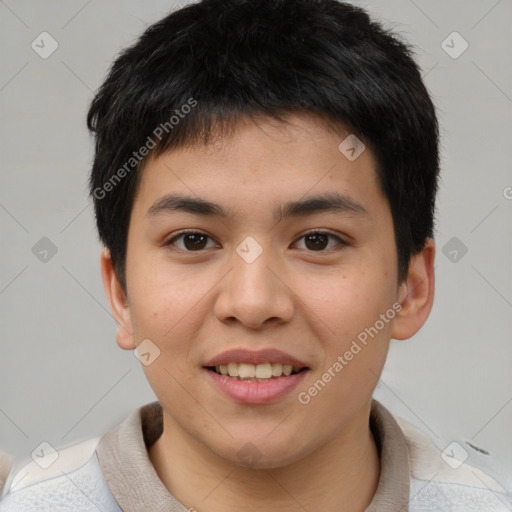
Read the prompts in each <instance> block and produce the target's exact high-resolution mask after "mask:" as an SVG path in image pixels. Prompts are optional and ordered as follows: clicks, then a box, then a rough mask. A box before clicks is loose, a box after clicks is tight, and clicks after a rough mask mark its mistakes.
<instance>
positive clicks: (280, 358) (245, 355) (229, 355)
mask: <svg viewBox="0 0 512 512" xmlns="http://www.w3.org/2000/svg"><path fill="white" fill-rule="evenodd" d="M229 363H246V364H254V365H257V364H263V363H281V364H282V365H285V364H286V365H290V366H293V367H294V368H298V369H300V368H305V367H307V365H306V364H305V363H303V362H302V361H299V360H298V359H296V358H295V357H293V356H290V355H289V354H286V353H284V352H281V351H280V350H277V349H275V348H267V349H262V350H247V349H244V348H235V349H231V350H227V351H225V352H222V353H220V354H218V355H216V356H215V357H213V358H212V359H210V360H209V361H207V362H206V363H205V365H204V366H219V365H221V364H222V365H227V364H229Z"/></svg>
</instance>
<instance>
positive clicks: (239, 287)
mask: <svg viewBox="0 0 512 512" xmlns="http://www.w3.org/2000/svg"><path fill="white" fill-rule="evenodd" d="M262 249H263V250H262V252H261V253H260V254H259V255H258V256H257V257H256V258H255V259H253V258H250V257H249V258H246V257H245V255H244V253H243V252H240V253H238V252H234V254H233V258H232V259H231V261H230V264H231V265H232V266H231V271H230V272H229V273H228V274H227V275H226V277H225V278H224V279H223V280H222V281H221V283H220V291H219V294H218V296H217V300H216V303H215V307H214V313H215V315H216V316H217V318H218V319H219V320H220V321H221V322H224V323H235V322H239V323H241V324H243V325H244V326H246V327H248V328H250V329H261V328H262V327H264V326H265V325H269V324H279V323H286V322H289V321H290V320H291V319H292V318H293V314H294V309H295V306H294V303H295V296H294V293H293V291H292V289H291V287H290V283H287V282H286V276H285V275H284V274H283V272H280V271H279V269H280V267H281V266H280V262H279V261H278V260H277V256H276V255H274V254H273V253H272V251H271V249H270V248H269V247H267V248H264V247H263V246H262ZM240 254H242V256H241V255H240ZM253 257H254V255H253Z"/></svg>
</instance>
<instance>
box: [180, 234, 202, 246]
mask: <svg viewBox="0 0 512 512" xmlns="http://www.w3.org/2000/svg"><path fill="white" fill-rule="evenodd" d="M190 240H192V245H190V244H188V243H187V242H189V241H190ZM205 240H206V236H205V235H201V234H200V233H192V234H189V235H186V236H185V247H186V248H187V249H202V245H201V244H204V242H205Z"/></svg>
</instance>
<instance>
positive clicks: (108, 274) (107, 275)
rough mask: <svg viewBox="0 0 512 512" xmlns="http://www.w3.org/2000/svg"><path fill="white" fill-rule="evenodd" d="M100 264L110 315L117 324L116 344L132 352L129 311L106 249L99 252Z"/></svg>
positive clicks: (133, 344) (132, 341)
mask: <svg viewBox="0 0 512 512" xmlns="http://www.w3.org/2000/svg"><path fill="white" fill-rule="evenodd" d="M100 262H101V277H102V279H103V286H104V288H105V293H106V295H107V298H108V301H109V303H110V309H111V311H112V315H113V316H114V319H115V321H116V323H117V334H116V341H117V344H118V345H119V346H120V347H121V348H122V349H125V350H133V349H134V348H135V340H134V337H133V329H132V322H131V315H130V309H129V307H128V302H127V297H126V294H125V293H124V290H123V287H122V286H121V283H120V282H119V279H118V277H117V275H116V272H115V269H114V265H113V262H112V258H111V256H110V251H109V250H108V249H104V250H103V251H102V252H101V257H100Z"/></svg>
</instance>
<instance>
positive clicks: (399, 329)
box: [391, 238, 436, 340]
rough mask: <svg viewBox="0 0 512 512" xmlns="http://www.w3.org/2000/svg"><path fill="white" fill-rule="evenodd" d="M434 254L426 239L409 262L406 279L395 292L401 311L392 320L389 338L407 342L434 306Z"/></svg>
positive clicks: (429, 241) (432, 246) (428, 240)
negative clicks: (421, 247) (396, 292)
mask: <svg viewBox="0 0 512 512" xmlns="http://www.w3.org/2000/svg"><path fill="white" fill-rule="evenodd" d="M435 252H436V248H435V243H434V240H432V239H431V238H427V241H426V243H425V246H424V247H423V249H422V250H421V251H420V252H419V253H417V254H415V255H414V256H413V257H412V258H411V262H410V264H409V271H408V273H407V277H406V279H405V280H404V282H403V283H402V284H401V285H400V288H399V292H398V300H399V302H400V304H401V305H402V309H401V310H400V311H399V312H398V313H397V315H396V317H395V322H394V324H393V329H392V331H391V337H392V338H395V339H397V340H405V339H407V338H410V337H411V336H413V335H414V334H415V333H416V332H418V331H419V329H420V328H421V327H422V325H423V324H424V323H425V322H426V321H427V318H428V316H429V314H430V311H431V309H432V304H433V302H434V285H435V276H434V258H435Z"/></svg>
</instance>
